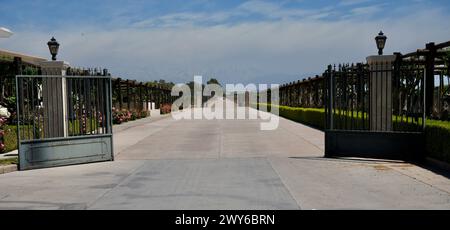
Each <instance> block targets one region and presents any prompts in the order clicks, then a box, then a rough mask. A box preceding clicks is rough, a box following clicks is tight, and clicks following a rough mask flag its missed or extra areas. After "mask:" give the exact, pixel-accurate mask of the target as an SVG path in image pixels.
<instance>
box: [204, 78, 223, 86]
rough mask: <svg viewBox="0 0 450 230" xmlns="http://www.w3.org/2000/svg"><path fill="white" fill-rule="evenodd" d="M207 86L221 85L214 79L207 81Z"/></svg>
mask: <svg viewBox="0 0 450 230" xmlns="http://www.w3.org/2000/svg"><path fill="white" fill-rule="evenodd" d="M207 84H208V85H209V84H217V85H221V84H220V83H219V81H218V80H217V79H215V78H211V79H209V81H208V82H207Z"/></svg>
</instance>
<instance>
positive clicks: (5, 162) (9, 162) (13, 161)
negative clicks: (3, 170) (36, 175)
mask: <svg viewBox="0 0 450 230" xmlns="http://www.w3.org/2000/svg"><path fill="white" fill-rule="evenodd" d="M12 164H15V165H16V164H17V157H15V158H10V159H0V166H1V165H12Z"/></svg>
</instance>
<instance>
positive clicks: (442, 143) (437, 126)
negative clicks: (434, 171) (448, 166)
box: [425, 120, 450, 163]
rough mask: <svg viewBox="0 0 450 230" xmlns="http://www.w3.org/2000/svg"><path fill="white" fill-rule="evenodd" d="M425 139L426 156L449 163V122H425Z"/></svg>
mask: <svg viewBox="0 0 450 230" xmlns="http://www.w3.org/2000/svg"><path fill="white" fill-rule="evenodd" d="M425 138H426V149H427V155H428V156H430V157H432V158H435V159H438V160H441V161H445V162H448V163H450V122H445V121H435V120H429V121H427V126H426V128H425Z"/></svg>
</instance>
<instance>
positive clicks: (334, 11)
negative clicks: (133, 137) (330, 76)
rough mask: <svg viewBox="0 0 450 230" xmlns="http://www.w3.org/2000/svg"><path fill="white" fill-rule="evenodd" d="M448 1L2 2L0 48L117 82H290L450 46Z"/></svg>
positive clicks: (138, 0)
mask: <svg viewBox="0 0 450 230" xmlns="http://www.w3.org/2000/svg"><path fill="white" fill-rule="evenodd" d="M449 10H450V1H448V0H396V1H391V0H386V1H385V0H280V1H269V0H266V1H255V0H250V1H237V0H220V1H219V0H217V1H213V0H191V1H188V0H161V1H156V0H145V1H144V0H134V1H132V0H129V1H120V0H108V1H107V0H92V1H88V0H77V1H62V0H61V1H51V0H34V1H27V0H21V1H16V0H0V26H2V27H7V28H9V29H11V30H12V31H13V32H14V33H15V34H14V36H13V37H11V38H9V39H1V40H0V49H6V50H13V51H18V52H23V53H27V54H32V55H37V56H43V57H49V54H48V49H47V47H46V42H47V41H48V40H49V39H50V38H51V36H55V37H56V39H57V40H58V41H59V42H60V43H61V47H60V55H59V58H60V59H63V60H65V61H68V62H69V63H70V64H72V65H73V66H82V67H97V66H99V67H105V68H108V69H110V72H112V73H113V74H114V75H115V76H120V77H122V78H129V79H139V80H156V79H161V78H163V79H166V80H170V81H173V82H176V83H180V82H186V81H190V80H192V79H193V75H203V76H204V77H205V78H211V77H215V78H217V79H219V81H221V82H226V83H284V82H288V81H293V80H298V79H301V78H303V77H305V76H310V75H313V74H320V73H322V72H323V70H324V69H325V68H326V66H327V65H328V64H331V63H341V62H358V61H364V60H365V57H366V56H368V55H371V54H376V53H377V50H376V46H375V42H374V36H375V35H376V34H377V33H378V32H379V31H380V30H383V31H384V32H385V33H386V35H387V36H388V41H387V47H386V50H385V52H386V53H392V52H396V51H399V52H404V53H406V52H410V51H414V50H415V49H417V48H422V47H424V45H425V43H427V42H430V41H434V42H437V43H438V42H443V41H447V40H450V24H449V22H450V14H448V12H450V11H449Z"/></svg>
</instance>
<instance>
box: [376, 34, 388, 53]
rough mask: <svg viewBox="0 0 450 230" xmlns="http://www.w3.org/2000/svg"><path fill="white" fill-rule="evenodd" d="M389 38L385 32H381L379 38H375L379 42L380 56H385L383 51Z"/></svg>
mask: <svg viewBox="0 0 450 230" xmlns="http://www.w3.org/2000/svg"><path fill="white" fill-rule="evenodd" d="M386 40H387V37H386V36H385V35H384V34H383V31H380V33H379V34H378V36H376V37H375V41H376V42H377V48H378V55H383V49H384V46H385V45H386Z"/></svg>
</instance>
